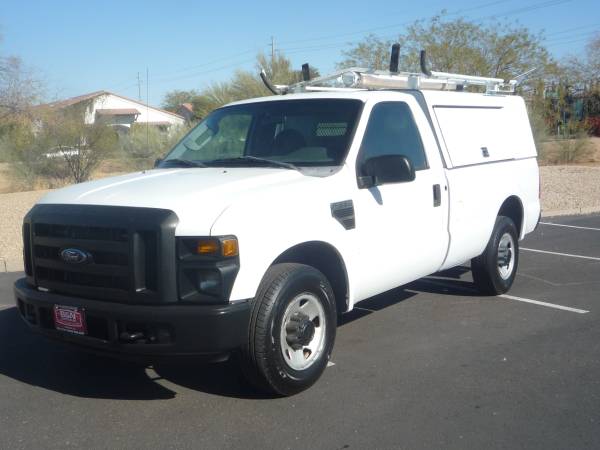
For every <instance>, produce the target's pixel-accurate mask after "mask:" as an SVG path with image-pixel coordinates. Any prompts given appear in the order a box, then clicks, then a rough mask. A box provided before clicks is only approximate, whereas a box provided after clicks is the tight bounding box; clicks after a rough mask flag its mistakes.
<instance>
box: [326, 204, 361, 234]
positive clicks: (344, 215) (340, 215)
mask: <svg viewBox="0 0 600 450" xmlns="http://www.w3.org/2000/svg"><path fill="white" fill-rule="evenodd" d="M331 215H332V216H333V217H334V218H335V219H336V220H337V221H338V222H339V223H341V224H342V226H343V227H344V228H345V229H346V230H352V229H353V228H355V227H356V223H355V220H354V203H352V200H344V201H343V202H336V203H332V204H331Z"/></svg>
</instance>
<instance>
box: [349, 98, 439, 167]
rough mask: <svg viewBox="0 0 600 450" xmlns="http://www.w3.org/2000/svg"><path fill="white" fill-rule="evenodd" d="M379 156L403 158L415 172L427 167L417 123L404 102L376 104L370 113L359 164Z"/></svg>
mask: <svg viewBox="0 0 600 450" xmlns="http://www.w3.org/2000/svg"><path fill="white" fill-rule="evenodd" d="M382 155H403V156H406V157H407V158H408V159H409V160H410V162H411V163H412V164H413V166H414V168H415V170H423V169H427V168H428V166H427V158H426V157H425V151H424V150H423V143H422V142H421V136H420V135H419V130H418V129H417V124H416V123H415V120H414V118H413V116H412V113H411V112H410V108H409V107H408V105H407V104H406V103H403V102H385V103H378V104H377V105H375V107H374V108H373V109H372V111H371V117H369V123H368V124H367V130H366V131H365V136H364V137H363V141H362V145H361V148H360V157H359V164H362V163H363V162H364V161H366V160H367V159H369V158H373V157H375V156H382Z"/></svg>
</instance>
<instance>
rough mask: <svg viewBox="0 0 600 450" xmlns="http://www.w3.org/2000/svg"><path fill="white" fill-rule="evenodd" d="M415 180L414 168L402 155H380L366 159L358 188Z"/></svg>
mask: <svg viewBox="0 0 600 450" xmlns="http://www.w3.org/2000/svg"><path fill="white" fill-rule="evenodd" d="M414 179H415V168H414V167H413V165H412V163H411V162H410V160H409V159H408V158H407V157H406V156H403V155H382V156H375V157H373V158H369V159H367V160H366V161H365V162H364V163H363V164H362V166H361V175H359V177H358V187H359V188H360V189H367V188H370V187H373V186H379V185H382V184H391V183H405V182H407V181H413V180H414Z"/></svg>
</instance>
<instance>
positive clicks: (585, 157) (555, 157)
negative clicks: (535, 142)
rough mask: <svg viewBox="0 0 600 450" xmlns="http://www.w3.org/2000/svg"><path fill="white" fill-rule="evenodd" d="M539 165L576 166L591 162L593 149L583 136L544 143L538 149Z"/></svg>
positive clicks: (588, 140)
mask: <svg viewBox="0 0 600 450" xmlns="http://www.w3.org/2000/svg"><path fill="white" fill-rule="evenodd" d="M538 151H539V158H538V159H539V161H540V164H578V163H586V162H591V161H593V155H594V147H593V145H592V143H591V141H590V139H589V137H588V136H587V135H585V134H579V135H576V136H574V137H572V138H567V139H558V140H555V141H551V142H546V143H545V144H544V145H542V146H541V147H540V148H538Z"/></svg>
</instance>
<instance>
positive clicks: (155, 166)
mask: <svg viewBox="0 0 600 450" xmlns="http://www.w3.org/2000/svg"><path fill="white" fill-rule="evenodd" d="M161 162H162V158H156V159H155V160H154V168H155V169H156V168H157V167H158V166H159V165H160V163H161Z"/></svg>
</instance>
